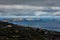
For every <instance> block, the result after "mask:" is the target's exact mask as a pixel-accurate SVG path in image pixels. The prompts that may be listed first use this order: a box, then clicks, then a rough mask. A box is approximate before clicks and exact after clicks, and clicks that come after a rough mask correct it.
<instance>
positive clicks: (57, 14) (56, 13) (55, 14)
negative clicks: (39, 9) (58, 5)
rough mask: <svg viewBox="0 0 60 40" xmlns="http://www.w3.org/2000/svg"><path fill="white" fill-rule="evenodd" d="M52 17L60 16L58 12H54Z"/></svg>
mask: <svg viewBox="0 0 60 40" xmlns="http://www.w3.org/2000/svg"><path fill="white" fill-rule="evenodd" d="M52 15H54V16H60V12H59V11H58V12H54V13H53V14H52Z"/></svg>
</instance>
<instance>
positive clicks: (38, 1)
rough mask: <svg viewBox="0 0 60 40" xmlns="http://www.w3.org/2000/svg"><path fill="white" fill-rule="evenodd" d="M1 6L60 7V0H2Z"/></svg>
mask: <svg viewBox="0 0 60 40" xmlns="http://www.w3.org/2000/svg"><path fill="white" fill-rule="evenodd" d="M0 4H8V5H9V4H13V5H14V4H18V5H35V6H60V0H0Z"/></svg>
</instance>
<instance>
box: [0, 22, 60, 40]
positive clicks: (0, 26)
mask: <svg viewBox="0 0 60 40" xmlns="http://www.w3.org/2000/svg"><path fill="white" fill-rule="evenodd" d="M59 39H60V32H55V31H49V30H44V29H37V28H32V27H25V26H20V25H15V24H12V23H8V22H2V21H0V40H59Z"/></svg>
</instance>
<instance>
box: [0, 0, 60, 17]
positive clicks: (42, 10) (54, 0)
mask: <svg viewBox="0 0 60 40" xmlns="http://www.w3.org/2000/svg"><path fill="white" fill-rule="evenodd" d="M7 15H8V16H60V0H0V16H7Z"/></svg>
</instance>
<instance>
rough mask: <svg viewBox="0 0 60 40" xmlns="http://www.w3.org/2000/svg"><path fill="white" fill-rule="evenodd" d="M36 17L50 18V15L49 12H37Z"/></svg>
mask: <svg viewBox="0 0 60 40" xmlns="http://www.w3.org/2000/svg"><path fill="white" fill-rule="evenodd" d="M34 15H35V16H48V15H50V13H48V12H43V11H36V12H35V13H34Z"/></svg>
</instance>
